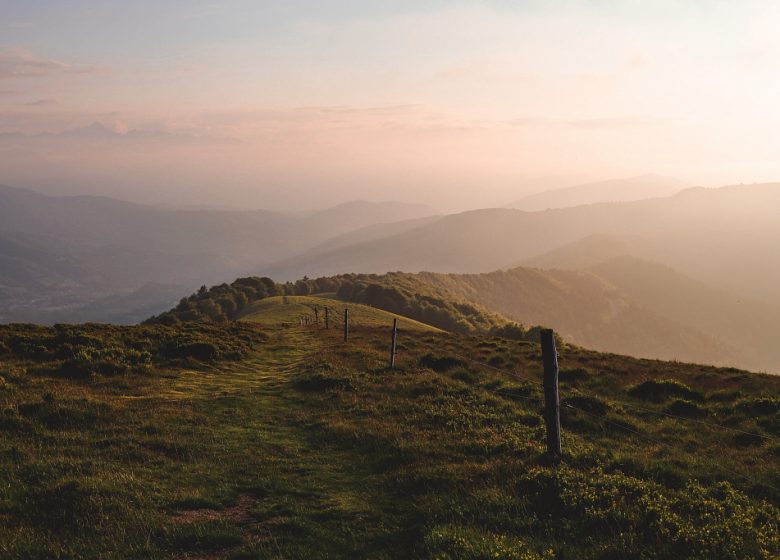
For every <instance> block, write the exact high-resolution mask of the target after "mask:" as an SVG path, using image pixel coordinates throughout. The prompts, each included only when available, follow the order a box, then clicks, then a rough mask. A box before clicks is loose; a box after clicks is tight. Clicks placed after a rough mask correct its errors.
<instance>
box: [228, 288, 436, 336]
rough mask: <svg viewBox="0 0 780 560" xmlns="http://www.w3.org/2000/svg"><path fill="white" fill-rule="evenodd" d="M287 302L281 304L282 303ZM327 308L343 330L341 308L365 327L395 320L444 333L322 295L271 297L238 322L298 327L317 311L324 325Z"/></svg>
mask: <svg viewBox="0 0 780 560" xmlns="http://www.w3.org/2000/svg"><path fill="white" fill-rule="evenodd" d="M285 301H286V302H287V303H284V302H285ZM326 307H327V308H328V309H329V312H330V320H331V326H332V327H333V328H334V329H336V328H343V325H344V309H345V308H348V309H349V313H350V321H351V322H354V323H355V324H359V325H362V326H368V327H382V326H390V325H392V323H393V319H398V328H399V329H408V330H412V331H421V332H443V331H442V330H441V329H437V328H436V327H432V326H430V325H426V324H424V323H420V322H419V321H415V320H413V319H408V318H406V317H403V316H401V315H397V314H395V313H390V312H388V311H383V310H382V309H377V308H375V307H371V306H368V305H362V304H358V303H345V302H341V301H339V300H337V299H335V298H333V297H332V296H331V294H326V295H322V296H273V297H269V298H266V299H262V300H259V301H256V302H254V303H251V304H249V305H248V306H247V307H246V308H244V309H243V310H242V311H241V313H240V315H239V316H238V320H240V321H251V322H254V323H259V324H261V325H266V326H287V327H293V326H298V325H299V321H298V318H299V317H303V316H308V317H309V319H310V320H311V321H313V320H314V318H315V312H314V310H315V309H318V310H319V314H320V315H319V320H320V323H321V324H322V325H324V322H325V311H324V310H325V308H326Z"/></svg>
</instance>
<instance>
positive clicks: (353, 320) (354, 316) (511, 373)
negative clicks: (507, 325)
mask: <svg viewBox="0 0 780 560" xmlns="http://www.w3.org/2000/svg"><path fill="white" fill-rule="evenodd" d="M334 307H335V306H334ZM329 310H333V308H330V307H329ZM322 318H323V315H322V314H320V315H319V319H320V320H319V323H309V324H307V325H303V326H304V327H305V326H315V325H318V324H320V325H321V324H322V323H323V319H322ZM334 318H335V322H334ZM330 320H331V323H332V324H333V326H338V327H340V328H341V327H343V325H344V315H343V312H340V313H335V314H332V315H330ZM349 322H350V325H349V328H350V329H353V330H354V329H360V328H361V327H366V326H368V325H361V324H360V323H359V314H358V313H356V309H355V308H351V309H350V313H349ZM378 326H379V325H370V327H371V328H377V327H378ZM388 330H389V325H388ZM332 348H344V342H341V343H337V344H331V345H328V346H326V347H322V348H320V349H322V350H324V349H332ZM440 352H441V353H442V354H446V355H448V356H450V357H453V358H456V359H459V360H462V361H464V362H467V363H470V364H472V365H475V366H478V367H482V368H485V369H487V370H491V371H494V372H497V373H501V374H503V375H506V376H507V377H509V378H512V379H516V380H519V381H523V382H531V383H538V384H540V383H541V378H540V376H536V377H534V376H531V375H529V374H523V373H520V372H518V371H515V370H510V369H506V368H502V367H499V366H496V365H493V364H489V363H485V362H482V361H480V360H477V359H475V358H473V357H470V356H465V355H463V354H460V353H458V352H454V351H452V350H446V349H442V350H441V351H440ZM491 392H492V393H494V394H498V395H501V396H506V397H509V398H511V399H521V400H524V401H527V402H532V403H535V404H537V405H542V406H543V405H544V404H545V400H544V398H542V397H535V396H530V395H521V394H518V393H517V391H512V390H505V389H494V390H492V391H491ZM614 403H615V404H618V405H619V406H621V407H622V408H623V409H625V410H627V411H631V412H634V413H638V414H652V415H657V416H660V417H665V418H671V419H675V420H679V421H683V422H689V423H692V424H696V425H698V426H704V427H707V428H709V429H710V430H711V431H713V432H714V433H718V434H721V435H722V434H726V433H731V434H741V435H746V436H751V437H755V438H759V439H761V440H764V441H771V442H776V443H780V438H778V437H775V436H771V435H767V434H760V433H757V432H751V431H748V430H743V429H740V428H734V427H731V426H724V425H722V424H718V423H716V422H708V421H705V420H701V419H699V418H691V417H688V416H683V415H679V414H674V413H670V412H666V411H659V410H653V409H650V408H646V407H643V406H640V405H636V404H633V403H627V402H625V401H614ZM560 406H561V407H563V408H566V409H569V410H574V411H577V412H579V413H582V414H584V415H586V416H589V417H592V418H594V419H596V420H598V421H599V422H601V423H603V424H606V425H609V426H611V427H613V428H616V429H619V430H622V431H624V432H626V433H628V434H631V435H633V436H636V437H638V438H640V439H642V440H644V441H647V442H649V443H652V444H654V445H657V446H659V447H661V448H663V449H667V450H668V449H670V447H669V444H668V443H667V442H664V441H662V440H660V439H658V438H655V437H653V436H651V435H649V434H647V433H646V432H643V431H640V430H636V429H634V428H631V427H629V426H626V425H625V424H623V423H620V422H615V421H613V420H610V419H609V418H607V417H606V415H605V414H597V413H594V412H592V411H590V410H586V409H585V408H583V407H581V406H577V405H575V404H573V403H570V402H566V401H565V400H564V402H562V403H561V405H560ZM564 462H566V461H565V458H564ZM718 467H719V468H720V469H722V470H723V471H724V472H727V473H729V474H732V475H734V476H737V477H739V478H742V479H744V480H746V481H748V482H751V483H753V484H756V485H763V486H765V487H767V488H770V489H772V490H774V491H776V492H778V493H780V488H777V487H776V486H773V485H772V484H770V483H768V482H766V481H763V480H761V481H759V480H757V479H755V478H753V477H751V476H750V475H748V474H745V473H743V472H739V471H737V470H734V469H732V468H730V467H728V466H726V465H724V464H723V462H721V461H719V462H718Z"/></svg>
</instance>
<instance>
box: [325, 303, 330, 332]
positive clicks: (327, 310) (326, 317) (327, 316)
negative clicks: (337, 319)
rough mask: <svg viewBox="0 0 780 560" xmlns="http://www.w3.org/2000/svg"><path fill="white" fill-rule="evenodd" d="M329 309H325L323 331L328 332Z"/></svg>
mask: <svg viewBox="0 0 780 560" xmlns="http://www.w3.org/2000/svg"><path fill="white" fill-rule="evenodd" d="M329 311H330V309H328V308H327V307H326V308H325V330H328V329H329V328H330V313H329Z"/></svg>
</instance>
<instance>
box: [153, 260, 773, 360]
mask: <svg viewBox="0 0 780 560" xmlns="http://www.w3.org/2000/svg"><path fill="white" fill-rule="evenodd" d="M323 293H324V294H330V295H331V296H332V297H335V298H338V299H340V300H342V301H346V302H355V303H360V304H367V305H371V306H373V307H376V308H379V309H384V310H386V311H389V312H393V313H400V314H402V315H405V316H407V317H410V318H413V319H416V320H418V321H422V322H424V323H427V324H430V325H433V326H436V327H439V328H442V329H445V330H448V331H454V332H464V333H482V334H491V335H498V336H504V337H508V338H513V339H515V340H536V339H537V338H538V332H537V330H536V328H537V326H539V325H543V326H548V327H552V328H554V329H555V331H556V332H557V333H558V334H559V335H560V336H561V337H562V338H563V339H564V340H566V341H567V342H570V343H574V344H577V345H579V346H583V347H588V348H596V349H598V350H600V351H605V352H614V353H619V354H628V355H632V356H639V357H645V358H655V359H667V360H682V361H691V362H697V363H708V364H717V365H722V366H736V367H742V368H749V369H752V370H762V371H771V372H780V351H778V350H777V346H776V345H775V344H773V341H774V333H776V332H778V330H780V309H777V308H774V307H772V306H767V305H764V304H762V303H758V302H741V301H739V299H738V298H737V297H736V296H733V295H732V294H729V293H726V292H723V291H722V290H719V289H716V288H711V287H710V286H707V285H704V284H702V283H700V282H697V281H695V280H692V279H690V278H687V277H685V276H683V275H680V274H679V273H676V272H675V271H673V270H671V269H669V268H668V267H664V266H662V265H657V264H654V263H649V262H644V261H638V260H635V259H630V258H623V259H616V260H614V261H609V262H607V263H604V264H602V265H600V266H599V267H597V268H593V269H591V270H587V271H575V270H569V271H566V270H540V269H532V268H515V269H512V270H506V271H497V272H491V273H484V274H437V273H430V272H423V273H417V274H410V273H402V272H394V273H388V274H384V275H376V274H345V275H338V276H329V277H320V278H314V279H301V280H298V281H296V282H294V283H293V282H289V283H285V284H278V283H275V282H273V281H272V280H271V279H269V278H257V277H249V278H240V279H238V280H236V281H235V282H233V283H232V284H230V285H228V284H221V285H217V286H213V287H212V288H211V289H209V290H203V289H201V290H200V291H198V292H197V293H195V294H193V295H191V296H190V297H188V298H185V299H182V300H181V301H180V302H179V304H178V305H177V306H176V307H175V308H173V309H171V310H170V311H167V312H165V313H163V314H160V315H158V316H156V317H153V318H151V319H150V320H149V321H150V322H151V323H162V324H167V325H178V324H181V323H186V322H190V321H214V322H224V321H228V320H231V319H235V318H238V317H241V316H242V313H244V312H245V311H244V310H245V309H246V308H247V305H250V304H252V303H253V302H255V301H258V300H262V299H264V298H267V297H270V296H274V295H310V294H323ZM666 293H671V294H673V295H672V296H670V297H667V296H665V295H664V294H666Z"/></svg>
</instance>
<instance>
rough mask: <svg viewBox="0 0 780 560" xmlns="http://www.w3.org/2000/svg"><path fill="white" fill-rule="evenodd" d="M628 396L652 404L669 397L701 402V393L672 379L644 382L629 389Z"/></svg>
mask: <svg viewBox="0 0 780 560" xmlns="http://www.w3.org/2000/svg"><path fill="white" fill-rule="evenodd" d="M628 394H629V395H631V396H632V397H634V398H637V399H642V400H648V401H652V402H662V401H664V400H666V399H668V398H670V397H679V398H682V399H687V400H691V401H701V400H703V397H702V395H701V393H698V392H696V391H694V390H692V389H691V388H690V387H688V386H687V385H685V384H684V383H680V382H679V381H676V380H674V379H661V380H660V381H656V380H654V379H651V380H649V381H644V382H643V383H640V384H639V385H635V386H634V387H632V388H631V389H629V391H628Z"/></svg>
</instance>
